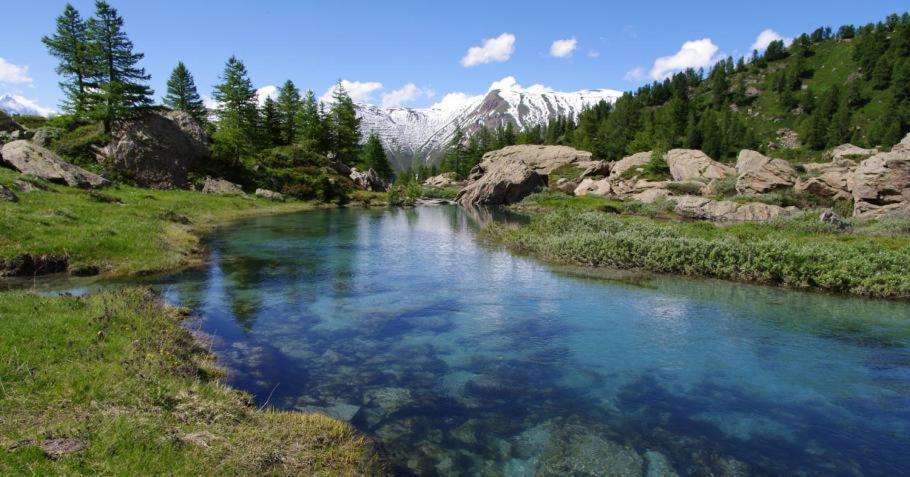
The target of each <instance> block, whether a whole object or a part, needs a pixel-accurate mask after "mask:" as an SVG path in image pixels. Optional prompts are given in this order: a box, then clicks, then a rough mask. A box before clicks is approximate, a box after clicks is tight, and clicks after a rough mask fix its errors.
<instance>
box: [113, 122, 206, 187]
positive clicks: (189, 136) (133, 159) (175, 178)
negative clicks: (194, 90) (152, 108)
mask: <svg viewBox="0 0 910 477" xmlns="http://www.w3.org/2000/svg"><path fill="white" fill-rule="evenodd" d="M112 136H113V139H112V141H111V143H110V144H109V145H108V146H107V147H105V148H104V149H103V150H102V155H103V156H105V158H104V160H105V162H106V163H107V164H108V165H109V167H111V168H112V169H113V170H115V171H117V172H118V173H119V174H122V175H123V176H124V177H126V178H128V179H130V180H132V181H134V182H136V183H137V184H139V185H141V186H143V187H151V188H156V189H171V188H175V187H177V188H183V187H186V186H187V185H188V183H187V173H188V172H189V170H190V168H191V167H192V166H193V164H195V163H197V162H199V161H204V160H205V159H207V158H208V157H209V148H208V137H207V135H206V132H205V129H204V128H203V127H202V126H201V125H200V124H199V123H197V122H196V120H195V119H193V117H192V116H190V115H189V114H187V113H185V112H183V111H170V112H150V113H148V114H145V115H143V116H141V117H139V118H137V119H134V120H131V121H124V122H122V123H119V124H118V125H116V126H115V128H114V131H113V133H112Z"/></svg>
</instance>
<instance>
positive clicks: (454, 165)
mask: <svg viewBox="0 0 910 477" xmlns="http://www.w3.org/2000/svg"><path fill="white" fill-rule="evenodd" d="M465 152H466V151H465V145H464V131H462V129H461V126H458V125H456V126H455V132H453V133H452V138H451V139H449V143H448V144H447V145H446V152H445V157H444V158H443V169H444V170H445V171H447V172H448V171H451V172H454V173H455V174H456V175H457V176H458V178H459V179H460V178H463V177H465V176H466V175H467V171H466V170H465V165H466V160H465V159H466V156H467V154H466V153H465Z"/></svg>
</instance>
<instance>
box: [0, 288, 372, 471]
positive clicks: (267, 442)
mask: <svg viewBox="0 0 910 477" xmlns="http://www.w3.org/2000/svg"><path fill="white" fill-rule="evenodd" d="M0 316H2V317H3V319H2V320H0V336H2V337H3V339H2V340H0V409H2V419H0V475H187V476H195V475H332V476H334V475H364V474H369V475H377V474H383V473H385V467H384V464H383V462H382V460H381V458H380V457H379V455H378V454H377V453H376V452H375V450H374V446H373V445H372V443H371V442H370V441H368V440H367V439H366V438H364V437H362V436H360V435H359V434H358V433H357V432H356V431H355V430H354V429H353V428H351V427H350V426H349V425H347V424H345V423H342V422H339V421H336V420H333V419H330V418H327V417H323V416H318V415H308V414H300V413H287V412H276V411H262V410H259V409H257V408H255V407H253V406H252V405H251V404H250V399H249V397H248V396H247V395H245V394H243V393H240V392H238V391H236V390H233V389H231V388H229V387H227V386H224V385H223V384H221V383H220V382H219V381H218V379H217V378H218V377H219V376H220V375H221V371H220V370H219V369H218V368H217V367H215V366H214V363H213V356H212V355H211V354H210V353H209V352H208V351H207V350H206V349H205V347H203V346H202V345H200V343H199V341H197V340H196V339H194V337H193V336H192V334H191V333H190V332H189V331H187V329H186V328H185V327H184V326H183V325H182V323H183V321H184V319H186V312H185V310H182V309H177V308H174V307H169V306H166V305H164V304H163V303H162V302H161V300H160V299H159V298H158V297H157V296H155V295H154V294H153V293H152V292H150V291H149V290H147V289H123V290H119V291H114V292H104V293H99V294H94V295H90V296H87V297H81V298H80V297H71V296H62V297H48V296H40V295H37V294H30V293H2V294H0ZM50 439H74V440H77V441H79V442H81V443H84V445H85V449H84V451H82V452H77V453H72V454H68V455H65V456H63V457H61V458H58V459H51V458H48V457H46V456H45V454H44V452H43V451H42V450H41V448H40V446H41V445H42V444H45V443H46V442H47V441H48V440H50Z"/></svg>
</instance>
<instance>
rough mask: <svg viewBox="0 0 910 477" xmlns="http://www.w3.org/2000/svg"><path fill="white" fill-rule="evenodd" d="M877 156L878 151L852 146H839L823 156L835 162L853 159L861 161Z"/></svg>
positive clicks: (848, 144)
mask: <svg viewBox="0 0 910 477" xmlns="http://www.w3.org/2000/svg"><path fill="white" fill-rule="evenodd" d="M876 154H878V149H864V148H861V147H859V146H854V145H853V144H850V143H847V144H841V145H840V146H837V147H835V148H834V149H831V150H830V151H828V152H827V153H826V154H825V157H827V158H829V159H831V160H832V161H837V160H839V159H853V160H860V161H861V160H863V159H868V158H869V157H872V156H874V155H876Z"/></svg>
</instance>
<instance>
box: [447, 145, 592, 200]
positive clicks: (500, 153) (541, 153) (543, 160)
mask: <svg viewBox="0 0 910 477" xmlns="http://www.w3.org/2000/svg"><path fill="white" fill-rule="evenodd" d="M595 162H596V161H593V160H592V159H591V153H589V152H584V151H579V150H577V149H573V148H571V147H566V146H534V145H530V146H529V145H522V146H509V147H506V148H503V149H499V150H497V151H491V152H488V153H486V154H484V156H483V159H482V160H481V161H480V164H477V165H476V166H474V168H473V169H471V172H470V173H469V174H468V183H467V185H466V186H465V187H464V188H463V189H462V190H461V191H460V192H459V193H458V196H456V198H455V200H456V201H457V202H458V203H460V204H462V205H480V204H486V205H500V204H512V203H515V202H520V201H521V200H522V199H524V198H525V196H527V195H528V194H531V193H532V192H536V191H538V190H540V189H542V188H545V187H546V186H547V182H548V181H547V178H548V176H549V174H550V173H551V172H553V171H554V170H556V169H558V168H560V167H563V166H566V165H573V166H575V167H578V168H579V169H581V170H586V169H588V168H589V167H591V166H593V165H594V164H595ZM568 183H569V182H566V183H564V184H562V185H563V190H565V191H567V192H568V191H569V189H570V186H569V185H567V184H568ZM573 189H574V187H573Z"/></svg>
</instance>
